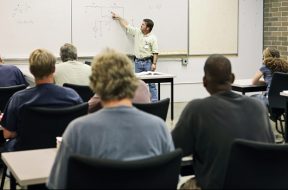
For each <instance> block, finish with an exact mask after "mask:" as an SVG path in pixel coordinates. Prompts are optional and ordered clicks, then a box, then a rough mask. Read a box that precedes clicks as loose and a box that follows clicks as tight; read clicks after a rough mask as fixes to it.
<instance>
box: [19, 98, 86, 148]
mask: <svg viewBox="0 0 288 190" xmlns="http://www.w3.org/2000/svg"><path fill="white" fill-rule="evenodd" d="M87 113H88V103H87V102H85V103H82V104H78V105H74V106H69V107H53V108H51V107H30V106H23V108H21V109H20V113H19V117H20V118H19V127H18V129H19V131H18V140H17V143H16V144H15V148H16V150H31V149H40V148H53V147H56V137H57V136H62V134H63V132H64V131H65V129H66V127H67V126H68V124H69V123H70V122H71V121H72V120H74V119H75V118H78V117H80V116H83V115H86V114H87Z"/></svg>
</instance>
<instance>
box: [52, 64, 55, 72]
mask: <svg viewBox="0 0 288 190" xmlns="http://www.w3.org/2000/svg"><path fill="white" fill-rule="evenodd" d="M52 73H55V65H54V66H53V68H52Z"/></svg>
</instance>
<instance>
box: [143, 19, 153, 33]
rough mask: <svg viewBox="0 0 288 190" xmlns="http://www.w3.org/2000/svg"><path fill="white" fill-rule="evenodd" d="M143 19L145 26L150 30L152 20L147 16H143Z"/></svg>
mask: <svg viewBox="0 0 288 190" xmlns="http://www.w3.org/2000/svg"><path fill="white" fill-rule="evenodd" d="M143 21H144V22H145V23H146V26H147V27H149V29H150V32H151V31H152V29H153V26H154V22H153V21H152V20H151V19H149V18H145V19H144V20H143Z"/></svg>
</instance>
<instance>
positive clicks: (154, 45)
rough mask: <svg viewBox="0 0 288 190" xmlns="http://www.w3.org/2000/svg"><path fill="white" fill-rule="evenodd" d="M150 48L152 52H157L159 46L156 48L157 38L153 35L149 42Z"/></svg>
mask: <svg viewBox="0 0 288 190" xmlns="http://www.w3.org/2000/svg"><path fill="white" fill-rule="evenodd" d="M151 50H152V53H153V54H154V53H159V48H158V41H157V38H156V37H155V36H154V40H153V41H152V43H151Z"/></svg>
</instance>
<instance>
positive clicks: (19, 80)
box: [16, 68, 29, 86]
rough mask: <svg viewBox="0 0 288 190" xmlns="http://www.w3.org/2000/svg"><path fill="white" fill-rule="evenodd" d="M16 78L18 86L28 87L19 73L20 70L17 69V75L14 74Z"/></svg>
mask: <svg viewBox="0 0 288 190" xmlns="http://www.w3.org/2000/svg"><path fill="white" fill-rule="evenodd" d="M16 76H17V80H18V81H17V84H18V85H20V84H25V85H26V86H29V84H28V82H27V81H26V79H25V77H24V75H23V73H22V72H21V71H20V69H18V68H17V73H16Z"/></svg>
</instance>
